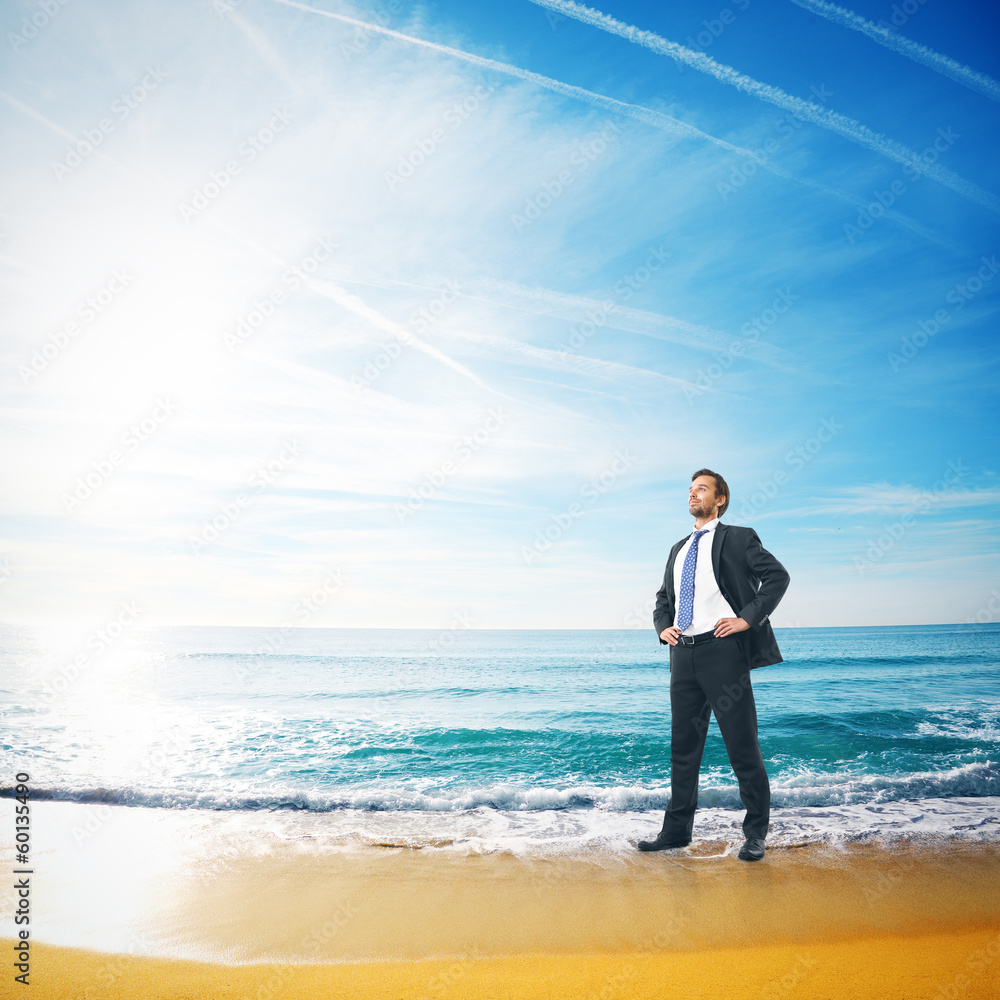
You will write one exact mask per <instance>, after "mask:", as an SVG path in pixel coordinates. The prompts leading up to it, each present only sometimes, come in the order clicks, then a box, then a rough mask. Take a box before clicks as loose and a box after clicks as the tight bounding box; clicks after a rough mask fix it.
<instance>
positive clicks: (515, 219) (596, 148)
mask: <svg viewBox="0 0 1000 1000" xmlns="http://www.w3.org/2000/svg"><path fill="white" fill-rule="evenodd" d="M620 133H621V129H620V128H619V127H618V125H617V124H616V123H615V122H613V121H605V123H604V127H603V128H602V129H601V130H600V132H596V133H592V134H591V135H590V136H588V137H587V138H586V139H584V140H583V141H582V142H580V143H578V144H577V145H576V146H575V147H574V149H573V152H572V153H571V154H570V157H569V166H567V167H566V168H564V169H563V170H560V171H559V173H558V174H556V176H555V177H553V178H552V179H551V180H549V181H546V182H545V183H544V184H543V185H542V186H541V188H540V189H539V190H538V191H536V192H535V194H534V195H532V196H531V197H530V198H527V199H526V200H525V202H524V208H523V209H521V211H520V212H515V213H514V214H513V215H511V217H510V222H511V225H512V226H513V227H514V232H515V233H520V232H523V231H524V230H525V229H527V228H528V226H530V225H531V224H532V223H533V222H536V221H537V220H538V219H540V218H541V217H542V213H543V212H545V211H546V210H547V209H549V208H551V207H552V206H553V205H554V204H555V203H556V202H557V201H558V200H559V199H560V198H561V197H562V196H563V195H564V194H565V193H566V191H567V190H569V188H570V186H571V185H572V184H573V183H574V181H576V180H577V178H578V177H580V176H581V175H582V174H583V173H584V172H585V171H587V170H589V169H590V167H591V166H592V165H593V164H594V163H596V162H597V160H599V159H600V158H601V157H602V156H603V155H604V154H605V153H606V152H607V151H608V149H610V148H611V144H612V143H613V142H617V141H618V137H619V134H620Z"/></svg>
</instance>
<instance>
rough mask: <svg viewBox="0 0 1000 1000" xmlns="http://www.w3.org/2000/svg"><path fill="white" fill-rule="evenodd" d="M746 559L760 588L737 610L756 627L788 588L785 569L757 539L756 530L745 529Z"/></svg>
mask: <svg viewBox="0 0 1000 1000" xmlns="http://www.w3.org/2000/svg"><path fill="white" fill-rule="evenodd" d="M746 539H747V547H746V560H747V566H748V567H749V569H750V572H751V573H753V575H754V576H755V577H757V579H758V580H760V588H759V589H758V591H757V594H756V596H755V597H754V599H753V600H752V601H751V602H750V603H749V604H748V605H747V606H746V607H745V608H743V609H742V610H741V611H740V612H739V615H738V617H739V618H742V619H743V620H744V621H745V622H749V623H750V628H752V629H759V628H761V627H762V626H763V624H764V622H766V621H767V619H768V617H769V616H770V615H771V612H773V611H774V609H775V608H776V607H777V606H778V602H779V601H780V600H781V598H782V596H783V595H784V593H785V591H786V590H787V589H788V581H789V576H788V570H786V569H785V567H784V566H782V565H781V563H780V562H778V560H777V559H775V558H774V556H773V555H771V553H770V552H768V551H767V549H765V548H764V546H763V545H761V543H760V539H759V538H758V537H757V532H756V531H754V530H753V528H748V529H747V536H746Z"/></svg>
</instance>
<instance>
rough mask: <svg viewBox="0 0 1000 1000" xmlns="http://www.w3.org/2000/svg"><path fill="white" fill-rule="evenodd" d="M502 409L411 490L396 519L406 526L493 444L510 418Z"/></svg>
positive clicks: (457, 444)
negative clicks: (476, 455) (406, 523)
mask: <svg viewBox="0 0 1000 1000" xmlns="http://www.w3.org/2000/svg"><path fill="white" fill-rule="evenodd" d="M509 416H510V415H509V414H508V413H506V412H505V411H504V409H503V407H501V406H497V407H494V408H493V409H492V410H490V411H489V413H488V414H487V416H486V419H485V420H484V421H483V422H482V423H481V424H480V425H479V427H477V428H476V430H475V431H474V432H473V433H472V434H464V435H462V437H461V438H459V440H457V441H456V442H455V443H454V445H453V446H452V452H453V453H454V455H455V457H454V459H452V458H446V459H445V460H444V461H443V462H442V463H441V464H440V465H439V466H438V467H437V468H436V469H435V470H434V471H433V472H430V473H428V474H427V475H426V476H425V477H424V479H423V481H422V482H421V483H419V485H417V486H414V487H412V488H411V489H410V491H409V493H408V494H407V498H406V502H405V503H397V504H396V505H395V509H396V519H397V520H398V521H399V523H400V524H402V523H403V522H404V521H406V519H407V518H408V517H410V516H411V515H413V514H415V513H416V512H417V511H418V510H420V508H421V507H423V506H424V505H425V504H426V503H427V501H428V500H432V499H433V498H434V497H435V496H437V494H438V492H439V491H440V490H441V488H442V487H443V486H444V485H445V483H447V482H448V480H449V479H450V478H451V477H452V476H454V475H455V474H456V473H457V472H458V471H459V470H460V469H461V468H462V466H463V465H465V464H466V463H467V462H468V461H469V459H471V458H472V456H473V455H475V454H476V453H477V452H478V451H479V450H480V449H481V448H482V447H483V446H484V445H486V444H487V443H488V442H489V441H491V440H492V439H493V438H494V437H495V436H496V435H497V433H498V432H499V431H500V429H501V428H502V427H503V425H504V424H505V423H506V422H507V420H508V419H509Z"/></svg>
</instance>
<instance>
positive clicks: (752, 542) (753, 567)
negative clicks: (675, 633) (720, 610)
mask: <svg viewBox="0 0 1000 1000" xmlns="http://www.w3.org/2000/svg"><path fill="white" fill-rule="evenodd" d="M746 539H747V546H746V561H747V568H748V569H749V570H750V572H751V573H752V574H753V575H754V576H755V577H757V579H758V580H759V581H760V587H759V589H758V590H757V593H756V595H755V596H754V599H753V600H752V601H751V602H750V603H749V604H748V605H747V606H746V607H745V608H743V609H742V610H741V611H740V612H739V614H738V615H737V617H738V618H742V619H743V620H744V621H745V622H746V623H747V624H748V625H749V626H750V628H752V629H755V630H756V629H759V628H762V627H763V625H764V623H765V622H766V621H767V619H768V618H769V617H770V615H771V612H773V611H774V609H775V608H776V607H777V606H778V602H779V601H780V600H781V598H782V596H783V595H784V593H785V591H786V590H787V589H788V581H789V576H788V571H787V570H786V569H785V567H784V566H782V565H781V563H780V562H778V560H777V559H775V558H774V556H772V555H771V553H770V552H768V551H767V549H765V548H764V546H763V545H761V543H760V539H759V538H758V537H757V532H756V531H754V530H753V528H748V529H747V535H746ZM664 627H665V626H664Z"/></svg>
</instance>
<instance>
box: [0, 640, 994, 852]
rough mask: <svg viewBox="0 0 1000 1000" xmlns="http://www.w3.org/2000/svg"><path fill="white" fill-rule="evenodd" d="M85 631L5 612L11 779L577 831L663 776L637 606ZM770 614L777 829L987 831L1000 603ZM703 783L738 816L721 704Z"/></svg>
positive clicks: (435, 827) (38, 787) (177, 800)
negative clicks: (550, 617) (576, 614)
mask: <svg viewBox="0 0 1000 1000" xmlns="http://www.w3.org/2000/svg"><path fill="white" fill-rule="evenodd" d="M96 634H97V633H95V632H90V633H86V632H84V633H81V634H79V635H75V636H68V635H67V634H65V633H56V632H53V631H52V630H51V629H44V628H41V627H27V626H15V625H7V626H3V628H2V631H0V652H2V662H3V668H2V674H0V685H2V687H0V716H2V719H3V733H4V736H3V746H2V757H3V760H2V769H0V785H2V786H3V787H4V788H5V789H8V788H9V786H10V785H12V784H13V775H14V774H15V773H16V772H18V771H26V772H29V773H30V774H31V778H32V786H33V788H34V793H35V795H36V796H51V797H54V798H59V799H74V800H79V801H87V802H96V801H99V802H105V803H111V804H116V805H136V806H148V807H155V808H170V809H176V808H190V807H195V808H204V809H211V810H308V811H311V812H328V813H331V814H334V813H336V814H337V823H338V824H339V827H338V828H340V829H348V828H349V829H351V830H354V831H355V832H357V831H363V830H364V828H365V823H366V822H368V821H367V820H366V817H371V815H372V814H373V813H379V814H384V813H389V812H391V813H394V814H396V813H399V814H402V813H405V814H407V818H405V821H404V820H401V822H404V825H405V824H409V825H408V827H407V828H408V829H417V828H418V827H419V829H420V830H422V831H423V832H424V834H425V835H428V836H430V835H432V834H433V833H434V831H437V832H438V833H441V832H442V831H446V830H448V829H451V830H454V829H455V823H456V822H457V820H458V819H461V821H462V822H463V823H465V827H463V829H472V828H475V829H476V830H479V831H480V833H482V831H483V830H485V829H487V828H489V829H491V830H494V831H496V830H497V829H502V830H504V831H508V833H509V832H510V831H518V832H519V834H518V835H524V836H530V837H535V838H538V837H543V838H544V837H550V838H551V837H558V836H563V837H566V838H569V839H570V840H572V839H574V838H576V839H577V840H581V839H582V840H586V839H588V838H593V837H609V836H617V835H618V834H619V833H621V834H622V835H624V833H625V831H626V830H627V829H628V828H629V824H631V826H633V827H634V826H635V824H636V823H637V822H639V821H640V820H641V821H642V822H643V823H645V826H640V828H639V829H638V832H639V833H645V832H648V830H649V827H650V824H654V825H656V824H658V822H659V813H660V811H661V810H662V809H663V808H664V807H665V805H666V803H667V800H668V798H669V787H670V784H669V774H670V768H669V764H670V739H669V737H670V732H669V689H668V681H669V672H668V666H667V663H668V660H667V649H666V647H662V646H660V645H659V643H658V642H657V641H656V637H655V635H654V634H653V631H652V629H649V630H641V631H633V630H623V631H607V630H595V631H565V630H559V631H487V630H465V631H461V630H459V631H449V632H436V631H430V630H428V631H421V630H412V631H411V630H386V631H377V630H361V629H358V630H354V629H294V630H285V631H278V630H273V629H272V630H269V629H252V628H221V627H220V628H162V629H142V630H139V629H125V630H124V631H123V632H122V634H121V635H118V636H109V635H107V634H105V635H103V637H97V638H95V635H96ZM777 634H778V642H779V644H780V647H781V650H782V653H783V655H784V658H785V662H784V663H781V664H776V665H773V666H768V667H762V668H760V669H758V670H755V671H753V673H752V675H751V676H752V680H753V686H754V692H755V696H756V700H757V710H758V716H759V720H760V737H761V747H762V751H763V754H764V759H765V761H766V764H767V768H768V773H769V775H770V779H771V787H772V809H773V815H772V834H774V835H777V836H782V835H784V836H787V837H796V836H802V835H803V834H807V835H810V836H819V837H831V836H833V837H836V836H857V835H867V834H871V833H884V832H893V831H898V830H901V829H902V830H908V829H913V830H922V831H929V832H939V833H948V834H952V835H954V833H955V831H958V830H967V831H973V834H974V835H975V836H983V837H992V836H993V835H994V834H996V833H1000V809H998V805H1000V625H997V624H987V625H936V626H899V627H879V628H870V627H867V628H811V629H784V630H780V629H779V630H777ZM8 794H9V792H8ZM700 803H701V805H702V806H703V807H705V808H703V809H702V810H701V812H700V813H699V817H700V819H699V820H698V821H697V822H696V831H695V832H696V836H698V835H710V834H712V833H713V832H719V831H722V832H723V833H725V832H726V831H730V830H734V829H738V822H739V820H740V819H741V818H742V807H741V804H740V801H739V795H738V792H737V788H736V781H735V778H734V776H733V774H732V771H731V769H730V767H729V763H728V760H727V758H726V754H725V749H724V746H723V744H722V740H721V737H720V735H719V732H718V729H717V727H716V725H715V723H714V721H713V723H712V727H711V729H710V731H709V736H708V744H707V746H706V751H705V756H704V761H703V765H702V781H701V792H700ZM383 819H384V817H383ZM473 821H474V822H473ZM470 822H471V823H472V827H469V823H470ZM699 831H700V834H699ZM511 835H513V834H511Z"/></svg>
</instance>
